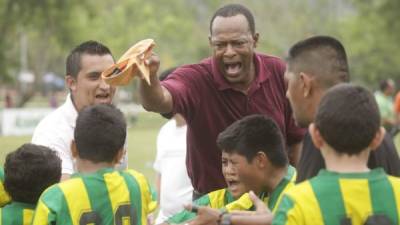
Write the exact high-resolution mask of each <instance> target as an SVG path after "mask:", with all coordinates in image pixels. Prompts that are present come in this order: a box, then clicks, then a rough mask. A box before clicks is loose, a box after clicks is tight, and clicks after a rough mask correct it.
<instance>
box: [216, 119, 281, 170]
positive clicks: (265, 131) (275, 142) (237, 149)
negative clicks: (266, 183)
mask: <svg viewBox="0 0 400 225" xmlns="http://www.w3.org/2000/svg"><path fill="white" fill-rule="evenodd" d="M217 145H218V147H219V148H220V149H221V150H222V151H224V152H227V153H237V154H239V155H242V156H245V157H246V159H247V161H248V162H251V161H252V160H253V158H254V157H255V156H256V154H257V153H258V152H260V151H262V152H264V153H265V154H266V155H267V157H268V159H269V161H270V162H271V163H272V164H273V165H274V166H277V167H284V166H286V165H287V164H288V158H287V154H286V150H285V144H284V142H283V138H282V134H281V131H280V129H279V128H278V126H277V125H276V123H275V121H274V120H273V119H271V118H269V117H266V116H263V115H250V116H246V117H244V118H242V119H241V120H238V121H236V122H234V123H233V124H231V125H230V126H229V127H227V128H226V129H225V130H224V131H223V132H221V133H220V134H219V135H218V138H217Z"/></svg>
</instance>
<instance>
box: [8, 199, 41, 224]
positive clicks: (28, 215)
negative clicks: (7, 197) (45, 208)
mask: <svg viewBox="0 0 400 225" xmlns="http://www.w3.org/2000/svg"><path fill="white" fill-rule="evenodd" d="M34 210H35V205H32V204H27V203H22V202H11V203H10V204H8V205H6V206H4V207H3V208H0V225H30V224H31V222H32V216H33V212H34Z"/></svg>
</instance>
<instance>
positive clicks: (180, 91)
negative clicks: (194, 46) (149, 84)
mask: <svg viewBox="0 0 400 225" xmlns="http://www.w3.org/2000/svg"><path fill="white" fill-rule="evenodd" d="M201 77H202V76H201V74H200V72H199V71H198V70H196V69H194V68H193V67H190V66H184V67H180V68H178V69H176V70H175V71H174V72H173V73H172V74H171V75H169V76H168V78H167V79H165V80H164V81H162V82H161V85H162V86H163V87H164V88H166V89H167V90H168V91H169V93H170V94H171V96H172V99H173V110H172V111H173V112H174V113H180V114H182V115H183V116H184V117H185V119H186V120H187V121H190V120H191V118H193V116H194V115H195V113H196V107H198V106H199V103H200V97H199V96H200V95H199V90H201V89H202V87H201V85H202V81H201Z"/></svg>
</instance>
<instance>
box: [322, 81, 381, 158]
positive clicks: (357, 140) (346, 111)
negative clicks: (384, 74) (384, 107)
mask: <svg viewBox="0 0 400 225" xmlns="http://www.w3.org/2000/svg"><path fill="white" fill-rule="evenodd" d="M315 126H316V127H317V129H318V130H319V132H320V133H321V136H322V137H323V138H324V140H325V141H326V142H327V143H328V144H329V145H330V146H331V147H332V148H334V149H335V151H337V152H338V153H345V154H348V155H355V154H358V153H360V152H361V151H362V150H364V149H365V148H367V147H368V146H369V144H370V143H371V141H372V140H373V138H374V137H375V135H376V132H377V131H378V130H379V127H380V115H379V108H378V104H377V103H376V100H375V98H374V96H373V95H372V93H371V92H369V91H368V90H367V89H366V88H364V87H361V86H358V85H353V84H339V85H337V86H335V87H333V88H332V89H330V90H328V91H327V92H326V94H325V96H324V97H323V98H322V99H321V102H320V104H319V107H318V110H317V114H316V118H315Z"/></svg>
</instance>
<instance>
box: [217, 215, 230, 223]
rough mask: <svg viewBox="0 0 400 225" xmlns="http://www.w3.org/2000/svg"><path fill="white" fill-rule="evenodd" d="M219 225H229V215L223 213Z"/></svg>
mask: <svg viewBox="0 0 400 225" xmlns="http://www.w3.org/2000/svg"><path fill="white" fill-rule="evenodd" d="M219 225H231V214H229V213H224V214H223V215H222V218H221V220H220V223H219Z"/></svg>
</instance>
